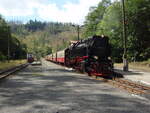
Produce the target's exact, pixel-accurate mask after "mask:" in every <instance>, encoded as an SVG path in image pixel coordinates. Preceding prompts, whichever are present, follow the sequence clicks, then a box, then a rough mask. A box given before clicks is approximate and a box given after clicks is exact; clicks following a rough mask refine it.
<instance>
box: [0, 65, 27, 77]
mask: <svg viewBox="0 0 150 113" xmlns="http://www.w3.org/2000/svg"><path fill="white" fill-rule="evenodd" d="M28 65H29V64H28V63H26V64H21V65H19V66H16V67H13V68H10V69H7V70H4V71H2V72H0V80H2V79H5V78H7V77H8V76H10V75H11V74H13V73H15V72H16V71H19V70H21V69H23V68H25V67H26V66H28Z"/></svg>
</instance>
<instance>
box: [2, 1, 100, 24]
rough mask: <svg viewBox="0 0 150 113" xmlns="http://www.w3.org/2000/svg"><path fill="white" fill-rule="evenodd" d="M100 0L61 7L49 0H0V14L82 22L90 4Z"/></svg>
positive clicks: (67, 4) (69, 3) (66, 4)
mask: <svg viewBox="0 0 150 113" xmlns="http://www.w3.org/2000/svg"><path fill="white" fill-rule="evenodd" d="M99 1H100V0H79V2H78V3H71V2H66V3H65V4H62V6H61V8H60V7H59V6H58V5H57V4H56V3H54V2H50V1H49V0H20V1H18V0H0V14H2V15H4V16H5V17H8V16H17V17H26V16H33V17H35V15H36V16H37V18H41V19H42V20H45V21H57V22H72V23H78V24H81V23H83V21H84V19H85V16H86V15H87V13H88V11H89V8H90V7H91V6H96V5H97V4H98V3H99Z"/></svg>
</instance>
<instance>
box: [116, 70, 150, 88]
mask: <svg viewBox="0 0 150 113" xmlns="http://www.w3.org/2000/svg"><path fill="white" fill-rule="evenodd" d="M115 72H117V73H120V74H122V75H123V77H124V78H126V79H129V80H132V81H135V82H140V83H142V84H145V85H149V86H150V72H144V71H140V70H135V69H129V71H128V72H124V71H123V69H121V68H115Z"/></svg>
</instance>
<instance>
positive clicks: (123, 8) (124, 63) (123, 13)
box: [122, 0, 128, 71]
mask: <svg viewBox="0 0 150 113" xmlns="http://www.w3.org/2000/svg"><path fill="white" fill-rule="evenodd" d="M122 15H123V16H122V18H123V39H124V53H123V71H128V61H127V49H126V48H127V36H126V23H125V21H126V15H125V5H124V0H122Z"/></svg>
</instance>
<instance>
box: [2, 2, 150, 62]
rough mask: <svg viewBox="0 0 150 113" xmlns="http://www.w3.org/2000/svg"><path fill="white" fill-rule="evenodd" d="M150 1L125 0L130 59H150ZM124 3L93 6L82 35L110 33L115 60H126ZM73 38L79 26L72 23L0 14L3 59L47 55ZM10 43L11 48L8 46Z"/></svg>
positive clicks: (107, 34)
mask: <svg viewBox="0 0 150 113" xmlns="http://www.w3.org/2000/svg"><path fill="white" fill-rule="evenodd" d="M149 12H150V1H149V0H125V14H126V23H125V24H126V29H127V32H126V34H127V58H128V59H129V61H146V60H150V13H149ZM122 22H123V21H122V4H121V1H120V0H116V1H115V2H111V0H102V1H101V2H99V4H98V5H97V6H96V7H91V8H90V9H89V12H88V15H87V16H86V19H85V22H84V26H83V27H82V28H80V38H82V39H84V38H88V37H90V36H92V35H95V34H96V35H106V36H108V37H109V41H110V43H111V45H112V59H113V61H114V62H122V56H123V41H124V39H123V32H122V29H123V28H122V27H123V26H122ZM70 40H77V25H74V24H72V23H59V22H42V21H38V20H36V19H35V20H30V21H28V22H27V23H25V24H24V23H22V22H20V21H9V22H6V21H5V19H4V18H3V17H2V16H0V60H6V59H8V58H9V59H23V58H25V57H26V53H32V54H34V55H36V57H39V58H40V57H44V56H46V55H48V54H50V53H52V51H53V52H56V51H59V50H62V49H64V48H66V47H67V46H68V45H69V41H70ZM8 46H9V48H8Z"/></svg>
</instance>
